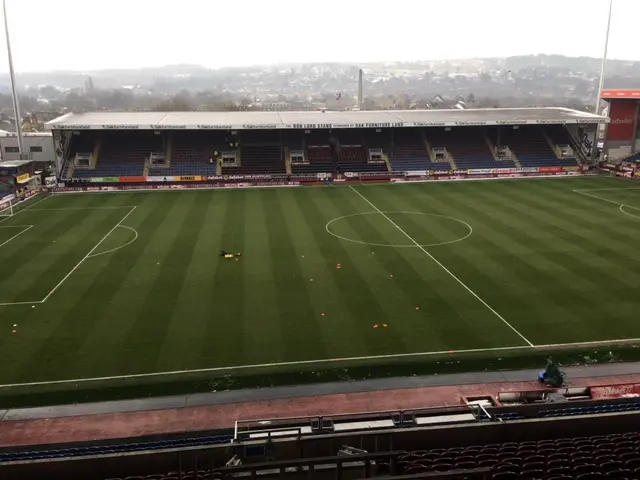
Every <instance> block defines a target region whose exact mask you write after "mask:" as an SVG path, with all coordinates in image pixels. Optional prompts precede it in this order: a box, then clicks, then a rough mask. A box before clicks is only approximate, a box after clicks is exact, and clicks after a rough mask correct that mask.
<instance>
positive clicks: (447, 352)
mask: <svg viewBox="0 0 640 480" xmlns="http://www.w3.org/2000/svg"><path fill="white" fill-rule="evenodd" d="M523 348H527V349H528V348H531V347H530V346H528V345H518V346H516V347H496V348H471V349H467V350H442V351H437V352H417V353H393V354H389V355H367V356H362V357H344V358H328V359H324V360H299V361H293V362H275V363H260V364H255V365H237V366H232V367H211V368H197V369H194V370H173V371H168V372H151V373H134V374H131V375H113V376H110V377H95V378H76V379H72V380H51V381H42V382H29V383H13V384H7V385H0V389H2V388H12V387H32V386H37V385H59V384H65V383H79V382H100V381H110V380H127V379H131V378H147V377H163V376H167V377H168V376H174V375H186V374H190V373H207V372H225V371H229V370H255V369H260V368H274V367H288V366H295V365H316V364H324V363H338V364H341V363H342V362H356V361H367V360H376V359H385V358H386V359H391V358H405V357H424V356H434V355H450V354H451V352H453V353H454V354H456V353H482V352H494V351H495V352H498V351H505V350H520V349H523Z"/></svg>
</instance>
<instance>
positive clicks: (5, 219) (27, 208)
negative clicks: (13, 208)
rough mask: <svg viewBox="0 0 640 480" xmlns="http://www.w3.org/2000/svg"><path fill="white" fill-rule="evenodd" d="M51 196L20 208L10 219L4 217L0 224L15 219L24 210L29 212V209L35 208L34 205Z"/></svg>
mask: <svg viewBox="0 0 640 480" xmlns="http://www.w3.org/2000/svg"><path fill="white" fill-rule="evenodd" d="M52 196H53V195H49V196H48V197H44V198H43V199H42V200H38V201H37V202H35V203H32V204H30V205H29V206H27V207H24V208H21V209H20V210H18V211H17V212H16V213H14V214H13V216H12V217H5V218H3V219H2V220H0V223H2V222H6V221H7V220H8V219H10V218H13V217H15V216H16V215H20V214H21V213H22V212H24V211H26V210H29V209H30V208H31V207H35V206H36V205H38V204H40V203H42V202H44V201H45V200H47V199H48V198H51V197H52Z"/></svg>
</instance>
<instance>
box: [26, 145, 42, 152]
mask: <svg viewBox="0 0 640 480" xmlns="http://www.w3.org/2000/svg"><path fill="white" fill-rule="evenodd" d="M29 151H30V152H31V153H42V147H41V146H35V147H29Z"/></svg>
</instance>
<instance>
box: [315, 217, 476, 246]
mask: <svg viewBox="0 0 640 480" xmlns="http://www.w3.org/2000/svg"><path fill="white" fill-rule="evenodd" d="M385 213H402V214H411V215H429V216H432V217H440V218H447V219H449V220H453V221H454V222H458V223H461V224H463V225H464V226H465V227H467V228H468V229H469V232H468V233H467V234H466V235H465V236H464V237H460V238H456V239H455V240H449V241H448V242H440V243H430V244H428V245H422V246H423V247H425V248H426V247H439V246H442V245H451V244H452V243H458V242H461V241H462V240H466V239H467V238H469V237H470V236H471V235H472V234H473V227H472V226H471V225H469V224H468V223H467V222H465V221H464V220H460V219H459V218H454V217H448V216H446V215H438V214H436V213H425V212H404V211H397V212H385ZM373 214H376V215H377V214H378V212H363V213H350V214H349V215H342V216H341V217H336V218H334V219H333V220H329V221H328V222H327V224H326V225H325V226H324V229H325V230H326V231H327V233H328V234H330V235H333V236H334V237H336V238H339V239H340V240H344V241H346V242H353V243H359V244H360V245H370V246H373V247H392V248H416V246H415V245H391V244H388V243H373V242H364V241H362V240H355V239H353V238H348V237H343V236H341V235H338V234H337V233H335V232H333V231H332V230H331V229H330V228H329V226H330V225H331V224H332V223H333V222H337V221H338V220H342V219H343V218H349V217H355V216H358V215H373Z"/></svg>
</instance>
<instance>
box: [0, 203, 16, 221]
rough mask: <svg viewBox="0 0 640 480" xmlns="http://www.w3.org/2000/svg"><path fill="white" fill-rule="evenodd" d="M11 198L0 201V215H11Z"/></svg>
mask: <svg viewBox="0 0 640 480" xmlns="http://www.w3.org/2000/svg"><path fill="white" fill-rule="evenodd" d="M13 207H14V205H13V199H9V200H5V201H4V202H1V203H0V217H13Z"/></svg>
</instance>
